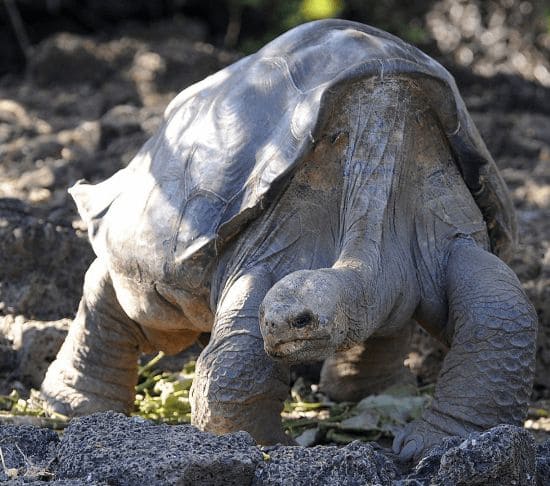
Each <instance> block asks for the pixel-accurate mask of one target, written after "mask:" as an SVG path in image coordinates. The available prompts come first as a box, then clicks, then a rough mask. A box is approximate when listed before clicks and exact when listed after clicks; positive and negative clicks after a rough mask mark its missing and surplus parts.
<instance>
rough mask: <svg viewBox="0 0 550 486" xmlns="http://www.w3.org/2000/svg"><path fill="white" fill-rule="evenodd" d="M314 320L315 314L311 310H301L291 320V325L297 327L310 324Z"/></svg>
mask: <svg viewBox="0 0 550 486" xmlns="http://www.w3.org/2000/svg"><path fill="white" fill-rule="evenodd" d="M313 321H314V317H313V314H312V313H311V312H310V311H305V312H301V313H300V314H298V315H297V316H296V317H295V318H294V319H292V320H291V321H290V326H291V327H295V328H297V329H301V328H302V327H306V326H309V325H310V324H312V323H313Z"/></svg>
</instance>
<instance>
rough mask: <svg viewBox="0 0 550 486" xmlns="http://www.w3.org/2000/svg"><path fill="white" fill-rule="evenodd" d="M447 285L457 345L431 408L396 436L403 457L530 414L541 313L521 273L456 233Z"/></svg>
mask: <svg viewBox="0 0 550 486" xmlns="http://www.w3.org/2000/svg"><path fill="white" fill-rule="evenodd" d="M446 282H447V299H448V304H449V323H448V325H449V326H451V328H450V329H449V335H450V336H452V338H451V339H450V344H451V347H450V351H449V352H448V353H447V356H446V357H445V360H444V362H443V368H442V370H441V372H440V374H439V377H438V381H437V385H436V390H435V396H434V399H433V401H432V403H431V405H430V407H429V408H428V409H427V410H426V411H425V413H424V414H423V416H422V418H421V419H419V420H418V421H415V422H412V423H411V424H409V425H408V426H407V427H405V429H404V430H403V431H402V432H401V433H400V434H399V435H398V436H397V437H396V438H395V441H394V446H393V447H394V452H396V453H399V454H400V457H401V460H403V461H407V460H410V459H412V458H415V459H418V458H419V457H420V456H421V455H422V453H424V452H426V451H427V450H428V449H429V448H430V447H431V446H433V445H435V444H436V443H437V442H439V441H440V440H441V439H442V438H443V437H445V436H449V435H458V436H466V435H468V434H469V433H470V432H474V431H480V430H483V429H486V428H489V427H493V426H495V425H498V424H501V423H507V424H515V425H521V423H522V421H523V419H524V418H525V415H526V412H527V407H528V401H529V396H530V392H531V386H532V382H533V376H534V365H535V343H536V331H537V315H536V312H535V310H534V308H533V306H532V305H531V303H530V302H529V300H528V299H527V297H526V295H525V293H524V292H523V290H522V288H521V284H520V283H519V281H518V279H517V277H516V275H515V274H514V273H513V272H512V270H510V268H509V267H508V266H507V265H506V264H504V262H502V261H501V260H500V259H498V258H497V257H496V256H495V255H493V254H491V253H488V252H487V251H485V250H483V249H482V248H480V247H478V246H477V245H476V243H475V242H474V241H473V240H472V239H469V238H458V239H456V240H455V241H454V243H453V246H452V248H451V251H450V255H449V259H448V266H447V278H446Z"/></svg>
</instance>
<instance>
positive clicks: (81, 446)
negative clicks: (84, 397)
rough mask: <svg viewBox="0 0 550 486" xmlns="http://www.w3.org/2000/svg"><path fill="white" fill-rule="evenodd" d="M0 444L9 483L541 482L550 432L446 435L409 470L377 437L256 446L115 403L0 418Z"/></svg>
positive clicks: (502, 485)
mask: <svg viewBox="0 0 550 486" xmlns="http://www.w3.org/2000/svg"><path fill="white" fill-rule="evenodd" d="M0 448H1V450H2V453H3V455H4V460H5V467H0V482H2V481H6V480H11V481H10V484H24V483H26V482H28V481H32V482H33V484H42V483H41V482H39V481H40V480H50V482H48V484H59V485H72V484H75V485H76V484H83V483H85V484H92V485H99V484H117V485H135V484H147V485H157V484H158V485H165V484H167V485H170V484H182V485H184V484H185V485H201V486H202V485H226V484H238V485H245V484H252V485H255V486H264V485H270V486H275V485H285V486H287V485H290V486H292V485H302V484H315V485H336V484H338V485H339V484H345V485H363V484H376V485H388V486H389V485H392V486H413V485H415V486H428V485H436V484H437V485H445V486H446V485H457V486H458V485H475V484H483V485H498V486H508V485H516V486H522V485H535V484H536V485H538V486H543V485H547V484H549V479H550V440H548V441H546V442H545V443H544V444H541V445H539V447H538V450H537V451H536V453H535V443H534V439H533V437H532V435H531V434H530V433H529V432H528V431H526V430H524V429H521V428H519V427H514V426H510V425H501V426H498V427H494V428H493V429H490V430H488V431H487V432H483V433H480V434H471V436H470V437H469V438H468V439H467V440H463V439H461V438H460V437H450V438H448V439H446V440H445V441H444V442H443V443H442V444H440V445H439V446H437V447H435V448H433V449H432V450H431V451H430V452H429V453H428V454H427V456H426V457H424V458H423V459H422V460H421V461H420V462H419V463H418V464H417V465H416V466H415V467H414V469H413V470H412V471H410V470H409V471H404V470H402V468H403V466H398V465H397V464H396V463H394V460H395V457H394V456H393V455H392V454H390V453H388V452H387V451H385V450H383V449H381V448H380V447H379V446H378V445H376V444H373V443H363V442H359V441H355V442H352V443H351V444H348V445H347V446H345V447H336V446H317V447H312V448H306V447H299V446H296V447H291V446H281V445H277V446H272V447H266V448H263V449H260V448H259V447H258V446H257V445H256V444H255V442H254V441H253V439H252V438H251V437H250V435H249V434H248V433H246V432H237V433H234V434H228V435H224V436H216V435H213V434H210V433H206V432H200V431H199V430H197V429H196V428H195V427H192V426H190V425H176V426H169V425H155V424H153V423H152V422H150V421H148V420H144V419H142V418H139V417H126V416H124V415H122V414H119V413H114V412H105V413H97V414H93V415H89V416H87V417H83V418H78V419H73V420H72V421H71V422H70V424H69V427H68V428H67V429H66V430H65V432H64V435H63V438H62V439H61V441H59V439H58V437H57V434H55V433H54V432H52V431H50V430H48V429H40V428H37V427H33V426H29V425H20V426H13V425H10V426H8V425H4V426H0ZM535 456H536V467H535Z"/></svg>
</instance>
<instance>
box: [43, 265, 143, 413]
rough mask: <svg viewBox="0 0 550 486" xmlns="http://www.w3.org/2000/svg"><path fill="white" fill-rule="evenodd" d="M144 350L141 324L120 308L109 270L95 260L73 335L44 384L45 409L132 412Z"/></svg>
mask: <svg viewBox="0 0 550 486" xmlns="http://www.w3.org/2000/svg"><path fill="white" fill-rule="evenodd" d="M144 349H147V344H146V340H145V337H144V335H143V333H142V331H141V329H140V327H139V326H138V325H137V324H136V323H135V322H133V321H132V320H130V319H129V318H128V317H127V316H126V314H125V313H124V311H123V310H122V308H121V307H120V305H119V303H118V301H117V299H116V296H115V292H114V289H113V287H112V285H111V281H110V278H109V275H108V272H107V269H106V268H105V266H104V265H103V263H102V262H101V261H100V260H96V261H95V262H94V263H93V264H92V265H91V266H90V268H89V269H88V272H87V273H86V278H85V282H84V293H83V297H82V300H81V302H80V307H79V309H78V313H77V315H76V317H75V319H74V321H73V323H72V324H71V327H70V329H69V334H68V336H67V338H66V339H65V342H64V343H63V346H62V347H61V350H60V351H59V353H58V355H57V357H56V359H55V361H54V362H53V363H52V364H51V365H50V367H49V369H48V371H47V373H46V377H45V378H44V381H43V383H42V388H41V393H42V396H43V397H44V399H45V400H46V403H47V407H48V408H49V409H50V410H51V411H54V412H58V413H62V414H64V415H69V416H73V415H85V414H89V413H92V412H97V411H103V410H115V411H120V412H128V411H130V410H131V409H132V406H133V401H134V395H135V391H134V387H135V384H136V382H137V359H138V354H139V352H140V350H144Z"/></svg>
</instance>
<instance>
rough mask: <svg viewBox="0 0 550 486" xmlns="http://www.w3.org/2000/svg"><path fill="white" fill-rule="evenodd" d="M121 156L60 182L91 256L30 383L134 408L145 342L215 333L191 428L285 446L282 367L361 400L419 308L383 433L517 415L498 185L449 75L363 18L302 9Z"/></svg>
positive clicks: (519, 312) (405, 445) (525, 374)
mask: <svg viewBox="0 0 550 486" xmlns="http://www.w3.org/2000/svg"><path fill="white" fill-rule="evenodd" d="M165 118H166V122H165V124H164V126H163V127H162V128H161V130H160V131H159V133H158V134H157V135H156V136H155V137H153V139H151V140H150V141H149V142H148V143H147V144H146V145H145V146H144V147H143V149H142V150H141V151H140V153H138V155H137V156H136V158H135V159H134V160H133V161H132V162H131V164H130V165H129V167H128V168H127V169H123V170H122V171H120V172H118V173H117V174H115V175H114V176H113V177H111V178H110V179H108V180H107V181H105V182H103V183H101V184H99V185H96V186H90V185H88V184H84V183H79V184H77V185H76V186H75V187H74V188H73V189H72V190H71V191H72V194H73V196H74V197H75V200H76V202H77V205H78V207H79V211H80V213H81V215H82V216H83V218H84V220H85V221H86V222H87V223H88V227H89V233H90V240H91V242H92V245H93V247H94V250H95V252H96V254H97V256H98V258H97V260H96V261H95V262H94V263H93V264H92V266H91V267H90V269H89V271H88V273H87V275H86V280H85V285H84V293H83V298H82V302H81V305H80V308H79V311H78V314H77V316H76V318H75V321H74V323H73V325H72V326H71V329H70V331H69V335H68V337H67V340H66V341H65V343H64V344H63V347H62V349H61V351H60V352H59V355H58V357H57V359H56V360H55V361H54V363H52V365H51V367H50V369H49V370H48V373H47V375H46V378H45V380H44V383H43V385H42V393H43V395H44V397H45V399H46V400H47V402H48V403H49V406H50V408H51V409H53V410H55V411H58V412H61V413H65V414H69V415H82V414H87V413H91V412H94V411H98V410H105V409H114V410H120V411H129V410H131V407H132V401H133V398H134V385H135V384H136V380H137V366H136V362H137V358H138V356H139V353H141V352H153V351H155V350H163V351H165V352H168V353H176V352H179V351H180V350H182V349H185V348H186V347H188V346H190V345H191V344H192V343H193V342H194V341H195V340H196V339H197V338H198V336H199V335H200V334H201V333H202V332H211V333H212V334H211V339H210V342H209V344H208V345H207V346H206V348H205V349H204V351H203V352H202V353H201V355H200V357H199V359H198V362H197V373H196V378H195V381H194V383H193V387H192V390H191V405H192V415H193V419H192V421H193V423H194V424H195V425H197V426H198V427H200V428H201V429H203V430H208V431H213V432H217V433H225V432H230V431H234V430H247V431H248V432H250V433H251V434H252V435H253V436H254V437H255V439H256V440H257V441H258V442H260V443H264V444H269V443H276V442H282V443H291V442H292V441H291V439H289V438H288V437H287V436H286V435H285V434H284V433H283V431H282V428H281V419H280V412H281V410H282V405H283V401H284V399H285V398H286V396H287V394H288V386H289V366H290V365H292V364H296V363H301V362H307V361H320V360H325V364H324V368H323V371H322V377H321V378H322V379H321V386H322V388H323V389H324V390H325V392H326V393H328V394H329V395H330V396H332V397H334V398H337V399H344V400H347V399H358V398H360V397H362V396H364V395H366V394H368V393H369V392H376V391H379V390H381V389H383V388H384V387H385V386H387V385H388V384H390V383H392V382H394V381H399V380H402V379H403V377H404V376H405V373H404V369H403V358H404V356H405V354H406V352H407V349H408V346H409V336H410V332H411V326H412V323H413V321H417V322H418V323H420V324H421V325H422V326H423V327H424V328H425V329H427V330H428V331H429V332H430V333H431V334H432V335H433V336H435V337H436V338H437V339H439V340H440V341H442V342H443V343H445V344H446V345H447V346H448V347H449V352H448V354H447V356H446V358H445V361H444V364H443V369H442V371H441V375H440V377H439V379H438V382H437V386H436V393H435V397H434V400H433V402H432V404H431V405H430V407H429V408H428V409H427V410H426V412H425V413H424V415H423V416H422V418H421V419H419V420H417V421H416V422H413V423H412V424H410V425H408V426H407V427H405V429H404V430H403V431H402V432H401V434H399V435H398V436H397V437H396V439H395V442H394V451H395V452H396V453H397V454H399V456H400V458H401V459H402V460H409V459H412V458H418V457H420V456H421V455H422V453H423V452H425V451H426V450H427V449H428V448H430V447H431V446H433V445H434V444H436V443H438V442H439V441H440V440H441V439H442V438H443V437H445V436H447V435H462V436H464V435H467V434H468V433H470V432H472V431H478V430H483V429H485V428H488V427H491V426H494V425H496V424H499V423H511V424H520V423H521V421H522V419H523V418H524V416H525V414H526V411H527V404H528V398H529V394H530V389H531V385H532V379H533V374H534V351H535V340H536V327H537V320H536V314H535V312H534V310H533V307H532V306H531V304H530V303H529V301H528V300H527V298H526V296H525V294H524V292H523V290H522V289H521V286H520V284H519V282H518V280H517V278H516V277H515V275H514V274H513V272H512V271H511V270H510V269H509V268H508V267H507V266H506V264H505V263H504V262H503V261H502V260H500V259H499V258H498V257H497V256H495V255H494V254H493V253H492V252H496V253H499V254H501V255H504V254H505V252H506V249H507V248H510V247H511V244H512V243H513V240H514V236H515V219H514V215H513V210H512V206H511V202H510V199H509V196H508V193H507V191H506V188H505V186H504V183H503V182H502V179H501V178H500V176H499V175H498V172H497V171H496V167H495V165H494V162H493V161H492V159H491V158H490V155H489V154H488V153H487V150H486V148H485V146H484V145H483V142H482V141H481V139H480V138H479V135H478V134H477V131H476V130H475V127H474V126H473V124H472V122H471V120H470V118H469V116H468V114H467V112H466V110H465V108H464V105H463V102H462V100H461V99H460V96H459V95H458V92H457V90H456V86H455V85H454V82H453V81H452V78H451V77H450V75H449V74H448V73H447V72H446V71H445V70H444V69H443V68H442V67H441V66H440V65H438V64H437V63H435V61H433V60H431V59H430V58H428V57H427V56H425V55H424V54H422V53H421V52H420V51H418V50H416V49H414V48H412V47H411V46H408V45H406V44H404V43H403V42H402V41H399V40H398V39H396V38H394V37H392V36H390V35H389V34H385V33H383V32H380V31H378V30H376V29H372V28H370V27H367V26H363V25H361V24H357V23H351V22H346V21H334V20H333V21H322V22H314V23H311V24H306V25H304V26H301V27H299V28H297V29H294V30H293V31H290V32H289V33H287V34H285V35H284V36H282V37H280V38H279V39H277V40H275V41H274V42H273V43H271V44H269V45H268V46H266V47H265V48H264V49H262V50H261V51H259V52H258V53H257V54H256V55H254V56H250V57H248V58H245V59H243V60H241V61H239V62H238V63H236V64H234V65H233V66H230V67H228V68H226V69H225V70H223V71H221V72H219V73H218V74H216V75H214V76H212V77H210V78H207V79H206V80H205V81H203V82H201V83H199V84H197V85H195V86H192V87H191V88H189V89H188V90H186V91H184V92H182V93H181V94H180V95H179V96H178V97H177V98H176V99H175V100H174V101H173V102H172V103H171V105H170V106H169V107H168V108H167V111H166V115H165Z"/></svg>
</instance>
